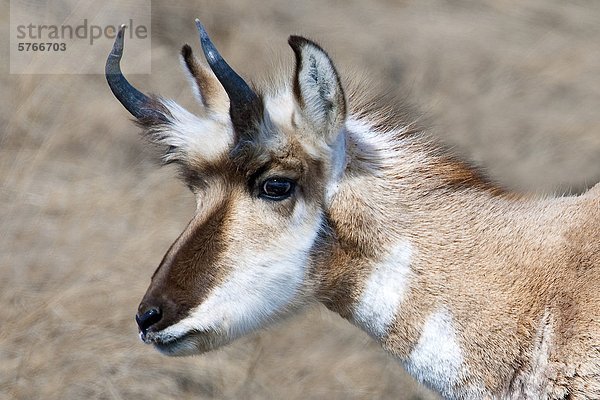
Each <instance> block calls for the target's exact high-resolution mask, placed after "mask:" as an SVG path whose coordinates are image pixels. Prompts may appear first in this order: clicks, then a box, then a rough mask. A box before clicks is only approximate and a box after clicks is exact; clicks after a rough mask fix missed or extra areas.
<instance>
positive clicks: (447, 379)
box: [404, 309, 471, 398]
mask: <svg viewBox="0 0 600 400" xmlns="http://www.w3.org/2000/svg"><path fill="white" fill-rule="evenodd" d="M404 366H405V368H406V370H407V371H408V372H409V373H410V374H411V375H412V376H414V377H415V378H416V379H417V380H418V381H420V382H422V383H424V384H426V385H427V386H429V387H431V388H432V389H434V390H437V391H438V392H439V393H441V394H442V395H443V396H444V397H446V398H455V397H457V396H456V394H455V393H453V385H454V384H455V383H457V382H458V380H459V378H460V376H461V371H462V368H463V356H462V351H461V348H460V345H459V343H458V339H457V335H456V330H455V329H454V326H453V323H452V316H451V314H450V313H449V312H448V311H447V310H445V309H442V310H439V311H436V312H434V313H433V314H431V315H430V316H429V318H428V319H427V320H426V321H425V324H424V325H423V331H422V333H421V338H420V339H419V342H418V343H417V345H416V346H415V348H414V349H413V350H412V352H411V353H410V355H409V357H408V359H406V360H405V361H404ZM469 398H471V397H469Z"/></svg>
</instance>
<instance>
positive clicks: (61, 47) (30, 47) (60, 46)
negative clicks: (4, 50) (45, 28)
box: [17, 42, 67, 51]
mask: <svg viewBox="0 0 600 400" xmlns="http://www.w3.org/2000/svg"><path fill="white" fill-rule="evenodd" d="M17 50H19V51H66V50H67V44H66V43H57V42H54V43H53V42H39V43H38V42H19V43H18V44H17Z"/></svg>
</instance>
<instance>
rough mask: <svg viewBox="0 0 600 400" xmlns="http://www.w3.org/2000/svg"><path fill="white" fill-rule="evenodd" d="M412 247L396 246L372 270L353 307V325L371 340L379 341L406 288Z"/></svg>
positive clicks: (392, 317) (393, 316)
mask: <svg viewBox="0 0 600 400" xmlns="http://www.w3.org/2000/svg"><path fill="white" fill-rule="evenodd" d="M411 256H412V247H411V245H410V243H408V242H401V243H399V244H397V245H396V246H395V247H394V248H393V249H392V251H391V252H390V253H389V254H388V255H387V256H386V257H385V258H384V259H383V260H382V261H381V262H379V263H377V264H376V265H375V266H374V269H373V272H372V273H371V276H370V277H369V280H368V281H367V283H366V285H365V288H364V291H363V293H362V297H361V299H360V301H359V302H358V304H357V305H356V307H355V311H354V315H353V317H354V322H355V323H356V324H357V325H358V326H360V327H361V328H362V329H364V330H365V331H366V332H367V333H369V334H370V335H371V336H373V337H375V338H377V339H382V338H383V336H384V335H385V334H386V333H387V330H388V328H389V326H390V324H391V323H392V322H394V319H395V318H396V313H397V311H398V307H399V306H400V304H401V303H402V300H403V299H404V295H405V293H406V291H407V289H408V287H409V278H410V260H411Z"/></svg>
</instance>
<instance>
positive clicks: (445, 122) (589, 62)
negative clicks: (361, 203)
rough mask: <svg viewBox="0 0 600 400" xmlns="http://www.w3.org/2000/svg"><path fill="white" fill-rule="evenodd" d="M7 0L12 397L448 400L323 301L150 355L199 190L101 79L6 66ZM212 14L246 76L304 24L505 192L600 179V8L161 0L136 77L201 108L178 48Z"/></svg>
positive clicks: (3, 212) (2, 200)
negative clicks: (168, 265) (248, 330)
mask: <svg viewBox="0 0 600 400" xmlns="http://www.w3.org/2000/svg"><path fill="white" fill-rule="evenodd" d="M67 3H68V2H67ZM7 6H8V2H7V1H6V0H5V1H4V2H2V5H1V6H0V7H1V8H2V9H1V10H0V11H1V13H0V22H1V28H0V29H1V33H2V39H0V43H1V45H2V49H3V53H2V55H3V60H5V62H4V64H5V65H2V68H3V70H2V75H1V76H0V93H2V97H1V100H0V101H1V102H0V105H1V107H0V123H1V127H2V128H1V130H0V204H1V207H0V227H1V228H0V398H15V399H37V398H44V399H83V398H94V399H105V398H106V399H136V398H165V399H168V398H174V399H186V398H219V399H220V398H225V399H269V398H273V399H284V398H285V399H321V398H327V399H368V398H382V399H383V398H390V399H391V398H400V399H433V398H435V396H433V395H432V394H430V393H429V392H427V391H426V390H424V389H422V388H419V387H418V385H417V384H415V383H414V382H413V381H412V380H410V379H408V378H407V377H406V376H405V375H404V373H403V372H402V370H401V368H400V367H399V366H398V364H397V363H396V362H395V361H393V360H391V359H390V358H388V357H387V356H386V355H384V354H383V352H382V351H381V350H380V349H379V348H378V346H377V345H376V344H374V343H372V342H370V341H369V340H368V338H366V336H365V335H364V334H362V333H360V332H359V331H358V330H357V329H355V328H353V327H351V326H350V325H349V324H347V323H346V322H345V321H342V320H341V319H339V318H338V317H336V316H333V315H331V314H330V313H328V312H326V311H324V310H315V311H312V312H310V313H308V314H307V315H305V316H303V317H298V318H294V319H292V320H289V321H286V322H284V323H281V324H279V325H277V326H276V327H273V328H271V329H269V330H268V331H266V332H262V333H260V334H257V335H253V336H251V337H249V338H246V339H243V340H240V341H238V342H236V343H235V344H233V345H232V346H230V347H228V348H226V349H224V350H221V351H218V352H215V353H211V354H208V355H205V356H202V357H195V358H185V359H169V358H166V357H163V356H161V355H159V354H158V353H156V352H155V351H153V350H152V348H150V347H149V346H144V345H142V344H141V343H140V342H139V341H138V339H137V334H136V327H135V323H134V320H133V315H134V312H135V309H136V306H137V303H138V301H139V300H140V298H141V296H142V294H143V293H144V291H145V289H146V286H147V284H148V283H149V279H150V275H151V273H152V271H153V270H154V268H155V266H156V265H157V264H158V262H159V261H160V259H161V257H162V255H163V253H164V252H165V251H166V249H167V248H168V246H169V244H170V243H171V241H172V240H174V239H175V238H176V236H177V235H178V234H179V232H180V230H182V228H183V227H184V226H185V224H186V220H187V219H188V218H189V217H190V216H191V214H192V212H193V199H192V196H191V195H190V194H189V193H188V192H187V191H186V189H185V188H184V187H183V185H181V184H179V183H178V182H177V181H176V180H175V179H173V177H174V173H173V170H170V169H168V168H165V169H158V168H156V166H155V164H154V162H153V160H152V157H151V155H150V153H148V152H147V151H145V150H144V147H143V144H142V142H141V140H140V139H139V137H138V136H137V134H136V128H135V127H134V126H133V125H132V124H131V123H130V121H129V120H128V114H127V113H126V112H125V111H124V110H123V109H122V107H121V105H120V104H118V102H117V101H116V100H115V99H114V98H113V96H112V94H111V93H110V91H109V90H108V88H107V86H106V84H105V81H104V77H102V76H73V75H63V76H44V75H41V76H40V75H37V76H36V75H9V74H8V66H7V65H6V64H8V63H7V61H6V60H7V57H8V49H7V46H8V34H7V32H8V22H9V21H8V13H7V12H6V11H7ZM196 16H198V17H200V18H202V20H203V21H204V23H205V25H206V26H207V28H208V29H209V31H210V32H211V33H212V35H213V37H214V39H215V41H216V43H217V44H218V46H219V47H220V49H221V51H222V52H223V53H224V55H225V56H226V57H227V58H228V59H229V60H230V61H231V63H232V64H233V65H234V66H235V67H236V68H237V69H238V70H239V71H240V72H241V73H242V74H244V75H245V76H255V74H258V73H261V72H262V70H270V69H271V65H272V61H271V60H272V59H273V58H275V57H282V58H285V59H287V60H289V61H291V59H292V56H291V51H290V50H289V49H287V48H286V47H287V45H286V38H287V35H289V34H290V33H304V34H307V35H308V36H310V37H313V38H316V39H318V40H320V41H321V43H322V44H323V45H324V46H325V47H326V48H327V49H329V50H330V51H331V53H332V55H333V56H334V58H335V60H336V61H337V63H338V65H339V66H340V67H341V70H342V71H348V70H357V71H366V72H367V74H368V75H369V76H370V77H371V78H372V79H373V80H374V81H378V82H381V83H382V85H383V86H384V87H385V88H386V89H387V90H390V91H392V92H396V93H400V94H401V95H403V96H407V97H408V98H409V99H410V101H411V102H412V103H414V104H417V105H419V106H420V108H421V110H423V111H425V113H426V114H427V115H428V116H429V119H430V120H431V121H432V127H433V131H434V132H435V134H436V135H437V136H439V137H440V138H441V139H442V140H443V141H445V142H446V143H449V144H451V145H456V148H457V149H458V150H459V151H460V152H462V153H463V154H465V155H467V156H468V157H470V158H472V159H474V160H476V161H477V162H480V163H481V164H483V165H485V166H486V167H488V170H489V171H490V172H491V173H492V175H493V176H494V177H495V178H496V179H498V180H499V181H500V182H502V183H504V184H505V185H507V186H510V187H514V188H518V189H528V190H534V191H538V192H543V193H553V192H563V191H573V192H578V191H581V190H584V189H585V188H586V187H588V186H590V185H591V184H592V183H594V182H596V181H598V180H600V115H599V113H598V110H600V48H599V46H600V2H598V1H595V0H589V1H576V2H566V1H558V0H556V1H555V0H526V1H525V0H522V1H517V0H514V1H508V0H497V1H491V0H490V1H475V0H473V1H467V0H461V1H452V2H447V1H443V0H421V1H392V0H387V1H385V0H378V1H372V2H364V1H358V0H346V1H342V0H321V1H317V0H310V1H304V2H300V1H279V0H267V1H260V2H259V1H242V0H223V1H219V2H208V1H196V2H193V1H175V2H168V4H167V2H160V3H159V2H154V3H153V17H152V24H153V25H152V40H153V52H152V74H151V75H143V76H142V75H140V76H134V77H132V78H131V80H132V81H133V82H134V83H135V84H136V85H137V86H138V87H140V88H143V89H144V90H147V91H153V92H156V93H161V94H164V95H166V96H169V97H174V98H176V99H179V100H180V101H181V102H182V103H183V104H184V105H186V106H188V107H189V108H191V109H193V104H192V98H191V96H190V94H189V92H188V89H187V86H186V82H185V80H184V78H183V75H182V74H181V72H180V69H179V65H178V59H177V54H178V50H179V48H180V46H181V44H182V43H183V42H189V43H192V44H194V46H195V48H198V44H197V40H196V37H195V30H194V24H193V18H194V17H196ZM107 51H108V48H107ZM97 62H98V63H104V60H103V59H99V60H97ZM133 62H135V60H130V59H127V56H125V61H124V64H125V70H126V69H127V67H126V66H127V64H128V63H133ZM474 284H475V283H474ZM473 311H474V312H476V310H473Z"/></svg>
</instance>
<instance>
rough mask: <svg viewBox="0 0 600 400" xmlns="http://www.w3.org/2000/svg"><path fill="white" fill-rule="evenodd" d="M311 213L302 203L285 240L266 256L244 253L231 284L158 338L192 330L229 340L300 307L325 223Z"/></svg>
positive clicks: (237, 260) (252, 251) (249, 248)
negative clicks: (312, 252) (313, 252)
mask: <svg viewBox="0 0 600 400" xmlns="http://www.w3.org/2000/svg"><path fill="white" fill-rule="evenodd" d="M306 214H307V212H306V209H305V207H304V204H303V203H301V202H298V203H297V205H296V209H295V210H294V215H293V218H292V220H291V226H290V228H289V229H288V230H287V232H286V233H284V234H283V235H282V237H281V238H280V240H279V241H277V242H276V243H274V244H272V245H269V247H267V248H264V249H260V251H257V250H256V248H255V247H254V246H247V247H245V248H242V249H240V251H238V252H237V254H235V260H231V262H234V263H235V265H234V267H233V269H232V270H231V272H230V273H229V274H228V277H227V280H226V281H225V282H224V283H223V284H221V285H220V286H218V287H216V288H213V289H212V291H211V292H210V294H209V296H208V298H207V299H206V300H205V301H203V302H202V304H200V305H199V306H197V307H196V308H194V309H193V310H192V311H191V312H190V313H189V316H188V317H187V318H184V319H183V320H181V321H179V322H178V323H176V324H174V325H172V326H170V327H168V328H166V329H164V330H163V331H161V332H160V333H159V335H157V336H159V337H160V338H162V339H163V340H173V339H177V338H179V337H181V336H183V335H185V334H186V333H188V332H189V331H191V330H197V331H216V332H220V333H222V334H225V335H226V336H227V340H228V341H229V340H233V339H235V338H238V337H240V336H242V335H244V334H246V333H248V332H250V331H252V330H254V329H256V328H259V327H261V326H264V325H265V324H267V323H268V322H271V321H273V320H276V319H277V318H278V317H279V316H281V315H283V314H285V313H286V312H288V311H291V309H293V308H294V307H296V306H298V304H295V301H294V300H296V299H297V298H298V295H299V294H300V293H301V290H302V288H303V283H304V282H305V281H306V268H307V262H308V255H309V250H310V248H311V246H312V244H313V242H314V240H315V237H316V235H317V233H318V231H319V228H318V227H319V226H320V224H321V220H322V217H321V216H320V215H319V216H317V217H316V218H315V217H314V216H307V215H306ZM311 217H312V218H311ZM307 220H308V221H310V220H312V222H307ZM255 239H256V240H257V242H260V241H261V239H260V238H255Z"/></svg>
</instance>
